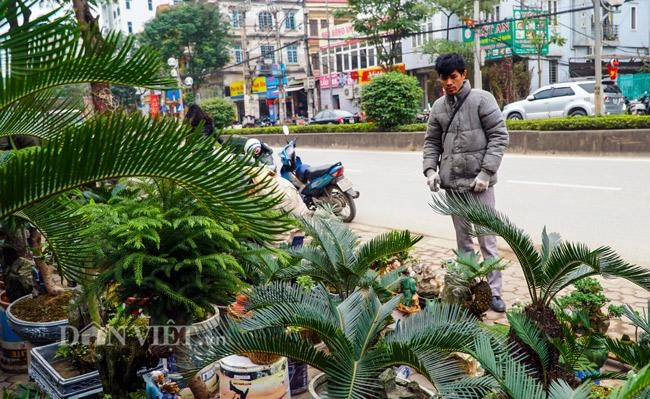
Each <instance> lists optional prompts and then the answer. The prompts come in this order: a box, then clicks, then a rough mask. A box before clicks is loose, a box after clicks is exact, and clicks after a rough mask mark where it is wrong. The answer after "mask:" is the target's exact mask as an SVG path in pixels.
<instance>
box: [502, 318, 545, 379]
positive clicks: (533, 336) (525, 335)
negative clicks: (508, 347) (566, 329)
mask: <svg viewBox="0 0 650 399" xmlns="http://www.w3.org/2000/svg"><path fill="white" fill-rule="evenodd" d="M507 317H508V322H509V324H510V328H512V329H513V330H514V331H515V333H516V334H517V337H518V338H519V339H520V340H521V341H522V342H523V343H525V344H526V345H528V346H529V347H530V348H531V349H533V350H534V351H535V353H536V354H537V356H538V357H539V359H540V361H541V366H542V367H543V368H544V369H546V368H548V366H549V363H550V357H549V348H548V346H547V343H546V339H545V337H544V336H543V335H542V333H541V331H540V330H539V329H538V328H537V326H535V324H534V323H533V322H532V321H530V320H529V319H528V318H527V317H526V316H525V315H524V314H523V313H516V312H511V313H508V314H507Z"/></svg>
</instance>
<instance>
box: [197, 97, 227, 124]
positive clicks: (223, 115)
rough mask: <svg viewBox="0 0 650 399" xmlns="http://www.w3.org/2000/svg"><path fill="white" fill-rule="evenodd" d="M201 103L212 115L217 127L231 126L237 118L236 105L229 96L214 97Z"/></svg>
mask: <svg viewBox="0 0 650 399" xmlns="http://www.w3.org/2000/svg"><path fill="white" fill-rule="evenodd" d="M200 105H201V108H203V110H204V111H205V112H206V113H207V114H208V115H210V117H211V118H212V121H213V122H214V127H215V128H217V129H223V128H225V127H226V126H230V125H231V124H232V121H234V120H235V105H234V104H233V103H232V101H230V100H229V99H227V98H221V97H214V98H210V99H208V100H202V101H201V103H200Z"/></svg>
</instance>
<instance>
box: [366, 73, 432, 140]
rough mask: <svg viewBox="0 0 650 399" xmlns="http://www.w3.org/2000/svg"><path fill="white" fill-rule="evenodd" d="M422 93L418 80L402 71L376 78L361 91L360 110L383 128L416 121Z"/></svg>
mask: <svg viewBox="0 0 650 399" xmlns="http://www.w3.org/2000/svg"><path fill="white" fill-rule="evenodd" d="M422 96H423V92H422V89H421V88H420V86H419V85H418V81H417V79H416V78H414V77H412V76H407V75H404V74H401V73H399V72H389V73H385V74H382V75H379V76H376V77H374V78H373V79H372V81H371V82H370V83H368V84H367V85H366V86H365V87H364V88H363V91H362V92H361V107H362V108H363V110H364V111H365V112H366V116H367V118H368V119H370V120H371V121H375V122H377V124H378V125H379V126H381V127H389V126H397V125H403V124H406V123H412V122H413V121H415V116H416V115H417V113H418V110H419V108H420V101H421V99H422Z"/></svg>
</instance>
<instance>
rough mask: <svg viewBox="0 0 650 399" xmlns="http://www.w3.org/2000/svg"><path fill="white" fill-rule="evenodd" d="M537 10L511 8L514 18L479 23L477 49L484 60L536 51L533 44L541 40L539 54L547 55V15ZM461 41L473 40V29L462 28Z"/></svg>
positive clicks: (534, 52) (535, 52)
mask: <svg viewBox="0 0 650 399" xmlns="http://www.w3.org/2000/svg"><path fill="white" fill-rule="evenodd" d="M540 13H543V11H541V10H521V9H514V10H513V15H514V17H515V18H514V20H509V21H501V22H494V23H491V24H485V25H482V26H481V27H480V28H479V29H480V32H479V34H480V37H481V51H483V52H484V54H485V59H486V60H496V59H500V58H505V57H511V56H512V55H513V54H517V55H530V54H537V45H536V43H543V44H544V45H543V47H542V48H541V54H542V55H546V54H548V43H547V39H548V17H547V16H544V17H539V16H538V15H539V14H540ZM463 41H464V42H473V41H474V29H471V28H463Z"/></svg>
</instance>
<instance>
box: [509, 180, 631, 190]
mask: <svg viewBox="0 0 650 399" xmlns="http://www.w3.org/2000/svg"><path fill="white" fill-rule="evenodd" d="M507 182H508V183H514V184H528V185H534V186H554V187H566V188H582V189H587V190H606V191H621V190H623V188H621V187H605V186H588V185H583V184H563V183H546V182H541V181H526V180H508V181H507Z"/></svg>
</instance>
